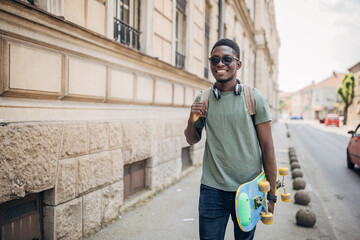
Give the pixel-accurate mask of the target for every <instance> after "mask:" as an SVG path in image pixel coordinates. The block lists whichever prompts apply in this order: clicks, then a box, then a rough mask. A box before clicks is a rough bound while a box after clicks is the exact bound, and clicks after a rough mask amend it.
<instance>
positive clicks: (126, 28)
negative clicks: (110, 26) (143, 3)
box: [114, 0, 140, 50]
mask: <svg viewBox="0 0 360 240" xmlns="http://www.w3.org/2000/svg"><path fill="white" fill-rule="evenodd" d="M114 3H115V5H114V6H115V8H114V38H115V40H116V41H117V42H120V43H122V44H126V45H127V46H129V47H132V48H134V49H137V50H139V49H140V30H139V29H140V0H134V1H130V0H114Z"/></svg>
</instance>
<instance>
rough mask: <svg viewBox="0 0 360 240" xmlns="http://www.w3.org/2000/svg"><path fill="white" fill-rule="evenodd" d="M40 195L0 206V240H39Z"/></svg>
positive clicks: (40, 227)
mask: <svg viewBox="0 0 360 240" xmlns="http://www.w3.org/2000/svg"><path fill="white" fill-rule="evenodd" d="M41 220H42V212H41V203H40V194H38V193H37V194H31V195H28V196H26V197H24V198H22V199H17V200H13V201H10V202H6V203H4V204H2V205H0V239H41V238H42V236H41V232H42V224H41V223H42V222H41Z"/></svg>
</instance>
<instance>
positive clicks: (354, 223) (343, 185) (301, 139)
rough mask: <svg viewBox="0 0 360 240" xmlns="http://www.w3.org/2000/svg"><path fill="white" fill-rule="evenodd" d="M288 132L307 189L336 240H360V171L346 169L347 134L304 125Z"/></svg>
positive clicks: (296, 124)
mask: <svg viewBox="0 0 360 240" xmlns="http://www.w3.org/2000/svg"><path fill="white" fill-rule="evenodd" d="M289 129H290V131H291V133H292V136H291V138H292V140H293V141H295V142H296V145H297V146H298V148H299V149H298V150H297V155H298V158H299V162H300V163H301V164H302V168H303V172H304V174H305V176H306V178H307V180H308V186H307V189H308V191H312V192H313V193H314V194H316V195H317V196H318V198H319V199H320V202H321V203H322V204H323V206H324V209H325V212H326V214H327V215H328V219H329V223H330V225H331V227H332V229H333V230H334V233H335V236H336V238H337V239H359V231H360V230H359V229H360V191H359V190H360V168H358V167H357V168H355V170H350V169H348V168H347V165H346V147H347V144H348V141H349V136H346V133H345V134H343V133H344V132H347V131H346V130H345V129H344V127H343V131H342V129H341V127H340V128H336V127H324V126H323V125H320V124H317V125H316V124H314V123H313V124H308V123H306V122H301V121H299V122H298V121H289ZM336 132H337V133H336Z"/></svg>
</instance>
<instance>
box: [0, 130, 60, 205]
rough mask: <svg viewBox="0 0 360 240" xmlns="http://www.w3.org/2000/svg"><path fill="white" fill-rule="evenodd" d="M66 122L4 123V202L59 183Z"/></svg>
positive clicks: (0, 183) (0, 142)
mask: <svg viewBox="0 0 360 240" xmlns="http://www.w3.org/2000/svg"><path fill="white" fill-rule="evenodd" d="M61 133H62V124H57V123H26V124H25V123H14V124H8V125H5V126H0V156H1V157H0V176H1V177H0V188H1V192H0V203H2V202H5V201H9V200H12V199H16V198H20V197H24V196H25V194H28V193H36V192H41V191H44V190H47V189H51V188H53V187H54V186H55V178H56V169H57V164H58V156H59V151H60V143H61Z"/></svg>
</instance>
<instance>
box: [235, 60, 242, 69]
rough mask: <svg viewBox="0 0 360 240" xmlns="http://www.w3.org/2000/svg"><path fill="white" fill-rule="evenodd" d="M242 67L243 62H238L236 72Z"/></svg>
mask: <svg viewBox="0 0 360 240" xmlns="http://www.w3.org/2000/svg"><path fill="white" fill-rule="evenodd" d="M241 66H242V62H241V61H237V64H236V70H239V69H240V68H241Z"/></svg>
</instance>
